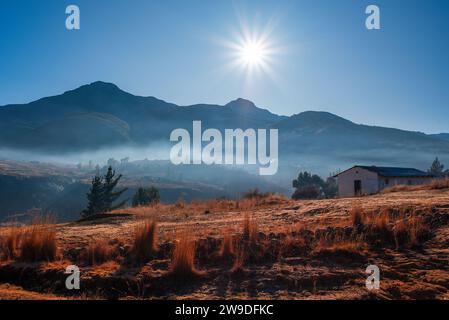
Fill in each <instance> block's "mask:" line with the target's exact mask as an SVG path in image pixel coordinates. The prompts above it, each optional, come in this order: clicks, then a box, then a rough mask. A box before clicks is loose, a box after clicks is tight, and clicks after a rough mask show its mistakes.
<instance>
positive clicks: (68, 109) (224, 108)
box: [0, 81, 449, 165]
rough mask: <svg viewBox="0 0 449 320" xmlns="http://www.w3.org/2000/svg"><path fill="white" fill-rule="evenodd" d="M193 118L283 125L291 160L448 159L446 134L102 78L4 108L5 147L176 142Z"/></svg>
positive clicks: (59, 149) (211, 123) (217, 124)
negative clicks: (138, 87)
mask: <svg viewBox="0 0 449 320" xmlns="http://www.w3.org/2000/svg"><path fill="white" fill-rule="evenodd" d="M194 120H200V121H202V123H203V128H217V129H219V130H224V129H227V128H229V129H232V128H234V129H235V128H241V129H248V128H253V129H264V128H265V129H270V128H276V129H279V144H280V147H279V150H280V153H281V154H282V155H283V158H284V159H291V160H292V163H296V162H297V161H299V160H301V161H302V160H303V159H305V158H310V162H313V159H315V158H314V157H317V156H319V157H325V158H329V160H326V161H327V162H331V161H336V159H343V160H344V162H343V163H345V164H346V163H352V162H360V161H363V162H365V163H366V162H367V160H368V161H369V162H376V164H378V165H381V164H382V163H384V164H386V163H388V164H391V162H394V161H395V162H399V163H402V162H401V161H400V159H397V156H396V158H395V156H394V155H395V154H396V155H397V154H398V151H399V152H400V154H408V155H409V156H408V157H407V159H405V160H404V162H407V161H406V160H411V161H412V160H413V159H415V160H417V161H416V163H423V162H424V160H425V161H428V160H429V158H431V157H435V156H441V157H442V158H443V159H444V157H447V158H448V159H449V139H444V138H445V137H446V136H445V135H427V134H424V133H420V132H415V131H407V130H401V129H396V128H387V127H380V126H369V125H364V124H357V123H354V122H352V121H350V120H347V119H345V118H342V117H340V116H338V115H335V114H332V113H329V112H325V111H304V112H300V113H298V114H295V115H292V116H283V115H278V114H275V113H272V112H271V111H269V110H268V109H263V108H260V107H258V106H256V105H255V104H254V103H253V102H252V101H250V100H247V99H243V98H237V99H235V100H232V101H230V102H228V103H227V104H225V105H218V104H204V103H202V104H194V105H188V106H180V105H176V104H174V103H170V102H167V101H164V100H161V99H158V98H156V97H153V96H147V97H144V96H137V95H133V94H131V93H128V92H126V91H124V90H122V89H120V88H119V87H118V86H117V85H115V84H113V83H109V82H103V81H96V82H92V83H90V84H87V85H83V86H80V87H78V88H76V89H73V90H68V91H65V92H64V93H62V94H60V95H56V96H51V97H45V98H42V99H39V100H36V101H33V102H30V103H27V104H22V105H17V104H16V105H7V106H3V107H0V148H10V149H18V150H27V151H29V150H31V151H39V152H49V153H56V154H58V153H67V152H80V151H89V150H98V149H100V148H112V147H118V146H120V147H121V146H128V145H130V146H133V147H138V146H145V145H148V144H150V143H153V142H158V141H159V142H162V143H164V144H166V145H169V144H170V143H169V136H170V133H171V131H172V130H174V129H176V128H186V129H189V128H191V127H192V122H193V121H194ZM408 158H409V159H408ZM298 159H299V160H298ZM423 159H424V160H423ZM289 161H290V160H289ZM413 163H415V162H409V163H408V164H409V165H412V164H413Z"/></svg>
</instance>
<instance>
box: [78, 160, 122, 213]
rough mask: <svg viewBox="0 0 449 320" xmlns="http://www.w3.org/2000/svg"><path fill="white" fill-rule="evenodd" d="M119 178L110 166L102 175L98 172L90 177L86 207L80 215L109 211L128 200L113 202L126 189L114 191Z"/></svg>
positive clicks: (120, 176)
mask: <svg viewBox="0 0 449 320" xmlns="http://www.w3.org/2000/svg"><path fill="white" fill-rule="evenodd" d="M121 178H122V175H119V176H118V177H116V176H115V171H114V170H112V167H109V168H108V172H107V173H106V175H105V176H104V177H102V176H100V173H99V172H98V173H97V174H96V175H95V177H94V178H93V179H92V184H91V187H90V190H89V192H88V193H87V200H88V204H87V208H86V209H85V210H83V211H82V212H81V215H82V216H83V217H88V216H92V215H94V214H99V213H105V212H109V211H112V210H114V209H117V208H120V207H121V206H123V205H124V204H125V203H126V202H127V201H128V200H124V201H122V202H120V203H119V204H117V205H114V202H115V201H116V200H117V199H118V198H120V196H121V195H122V194H123V192H125V191H126V190H127V189H122V190H120V191H115V188H116V187H117V184H118V182H119V181H120V179H121Z"/></svg>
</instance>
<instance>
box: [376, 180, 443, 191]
mask: <svg viewBox="0 0 449 320" xmlns="http://www.w3.org/2000/svg"><path fill="white" fill-rule="evenodd" d="M439 189H449V178H448V177H445V178H440V179H434V180H432V181H431V182H430V183H428V184H424V185H415V186H409V185H396V186H392V187H390V188H386V189H384V190H382V193H391V192H402V191H419V190H439Z"/></svg>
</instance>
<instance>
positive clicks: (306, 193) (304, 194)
mask: <svg viewBox="0 0 449 320" xmlns="http://www.w3.org/2000/svg"><path fill="white" fill-rule="evenodd" d="M319 196H320V188H319V187H317V186H307V187H301V188H298V189H296V190H295V192H294V193H293V195H292V199H294V200H311V199H318V198H319Z"/></svg>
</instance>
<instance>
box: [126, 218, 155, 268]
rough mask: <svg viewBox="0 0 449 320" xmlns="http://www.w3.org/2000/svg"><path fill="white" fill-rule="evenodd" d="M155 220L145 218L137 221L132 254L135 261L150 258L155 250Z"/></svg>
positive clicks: (144, 260) (145, 260) (143, 260)
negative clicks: (139, 221)
mask: <svg viewBox="0 0 449 320" xmlns="http://www.w3.org/2000/svg"><path fill="white" fill-rule="evenodd" d="M157 229H158V228H157V222H156V221H155V220H149V219H145V221H143V222H141V223H139V224H138V225H137V227H136V229H135V232H134V244H133V247H132V256H133V258H134V259H135V260H136V261H137V262H147V261H149V260H151V258H152V257H153V255H154V254H155V252H156V251H157V232H158V231H157Z"/></svg>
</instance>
